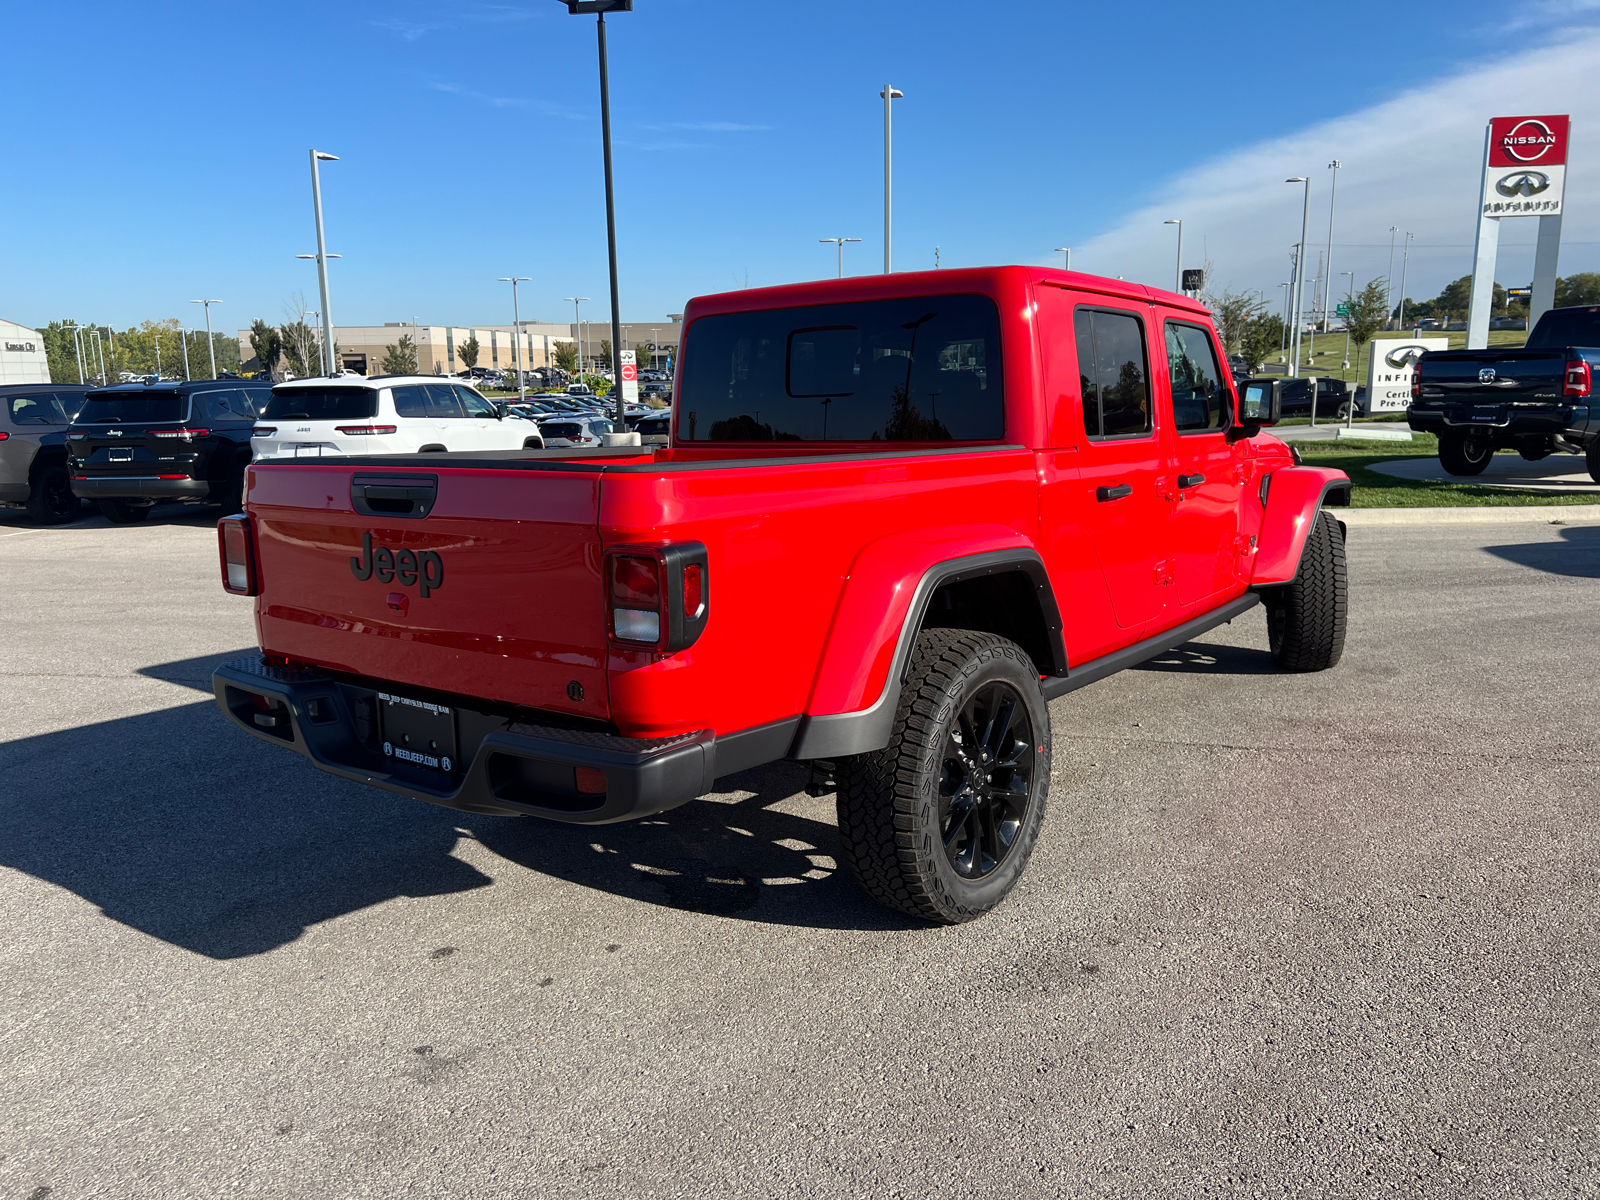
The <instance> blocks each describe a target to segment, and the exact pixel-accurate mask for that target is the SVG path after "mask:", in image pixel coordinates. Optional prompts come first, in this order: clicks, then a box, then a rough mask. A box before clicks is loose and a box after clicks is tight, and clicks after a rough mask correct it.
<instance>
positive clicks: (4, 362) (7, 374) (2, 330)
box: [0, 319, 67, 384]
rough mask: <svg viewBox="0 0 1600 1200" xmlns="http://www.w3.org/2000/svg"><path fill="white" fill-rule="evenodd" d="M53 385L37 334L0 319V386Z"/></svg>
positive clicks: (23, 326) (37, 332)
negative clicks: (15, 384) (17, 384)
mask: <svg viewBox="0 0 1600 1200" xmlns="http://www.w3.org/2000/svg"><path fill="white" fill-rule="evenodd" d="M54 382H55V380H53V379H51V378H50V363H49V361H48V360H47V359H46V358H45V354H44V339H43V338H42V337H40V336H39V331H38V330H37V329H29V328H28V327H27V326H26V325H18V324H17V323H16V322H14V321H6V320H3V319H0V384H7V383H54ZM61 382H62V383H66V382H67V380H65V379H63V380H62V381H61Z"/></svg>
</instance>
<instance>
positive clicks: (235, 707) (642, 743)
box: [212, 656, 798, 825]
mask: <svg viewBox="0 0 1600 1200" xmlns="http://www.w3.org/2000/svg"><path fill="white" fill-rule="evenodd" d="M212 687H213V689H214V691H215V692H216V697H217V704H218V705H219V706H220V707H221V709H222V711H223V712H224V713H226V714H227V716H228V719H229V720H231V721H233V723H234V724H236V725H238V726H239V728H241V729H243V730H245V732H247V733H251V734H254V735H255V736H256V737H258V738H260V739H261V740H262V741H265V742H274V743H277V744H279V745H283V746H287V747H289V748H290V749H292V750H297V751H299V752H300V753H301V754H304V755H305V756H306V757H307V758H309V759H310V760H311V761H312V762H313V763H314V764H316V765H317V766H318V767H320V768H321V769H322V770H324V771H327V772H329V773H330V774H333V775H339V776H343V777H344V778H345V779H352V780H355V781H356V782H358V783H368V784H371V785H372V786H374V787H380V788H383V789H385V790H386V791H391V792H398V793H400V794H401V795H403V796H411V797H413V798H414V799H417V800H426V801H428V802H429V803H430V804H439V805H443V806H444V807H445V808H454V809H460V810H462V811H464V812H475V813H491V814H495V815H500V816H538V817H546V818H548V819H550V820H554V821H568V822H572V823H575V824H580V825H604V824H610V823H612V822H615V821H627V820H632V819H635V818H638V817H646V816H649V815H650V814H652V813H658V812H663V811H665V810H667V809H669V808H676V807H677V806H678V805H680V804H685V803H687V802H688V801H690V800H693V799H694V798H695V797H696V796H700V795H703V794H705V793H706V792H709V791H711V790H713V787H714V784H715V782H716V775H717V773H718V771H717V767H718V758H719V755H718V749H719V747H718V742H717V737H716V735H715V734H714V733H713V732H712V731H710V730H702V731H700V732H697V733H688V734H681V735H679V736H676V737H666V738H625V737H618V736H616V735H614V734H608V733H600V732H594V731H590V730H582V729H568V728H563V727H561V726H556V725H537V724H528V723H523V722H518V721H513V720H511V719H509V718H507V717H505V716H500V715H496V714H492V713H485V712H478V711H474V710H471V709H467V708H462V707H459V706H457V707H454V715H455V721H456V739H457V756H458V758H459V759H460V763H459V764H452V766H454V767H455V769H454V770H453V771H446V770H440V769H430V768H428V767H422V766H411V765H409V764H406V763H400V762H396V761H395V759H394V758H393V757H386V756H385V754H384V752H383V749H382V746H383V743H382V740H381V738H380V737H379V735H378V724H377V718H376V716H375V715H374V714H375V712H376V707H375V701H374V699H373V698H374V697H375V696H376V695H377V694H378V693H377V690H376V689H375V688H372V687H367V686H364V685H363V684H362V683H360V682H352V681H350V680H347V679H344V678H342V677H335V676H332V675H326V674H322V673H321V672H317V671H309V670H300V669H295V668H290V667H275V666H270V665H268V664H267V663H265V662H263V661H262V660H261V659H260V658H259V657H255V656H252V657H248V658H240V659H235V660H234V661H233V662H230V663H225V664H223V665H222V666H221V667H218V668H217V670H216V671H215V673H214V674H213V675H212ZM797 724H798V718H795V719H794V720H790V721H783V722H778V723H776V724H775V725H771V726H764V727H762V728H761V729H756V730H749V731H745V732H743V733H741V734H736V735H734V736H733V737H731V738H727V739H724V744H723V746H722V747H721V749H722V750H723V753H722V755H721V759H722V762H721V766H722V773H723V774H728V773H731V772H732V771H735V770H742V769H744V768H746V767H750V766H755V765H758V764H759V763H762V762H771V761H773V760H775V759H779V758H782V757H783V756H784V754H785V753H786V752H787V750H788V747H789V743H790V741H791V740H792V738H793V734H794V729H795V726H796V725H797ZM578 768H588V769H590V770H592V771H599V772H600V773H602V774H603V775H604V776H605V792H604V793H603V794H595V793H592V792H583V791H580V790H579V787H578V779H577V769H578Z"/></svg>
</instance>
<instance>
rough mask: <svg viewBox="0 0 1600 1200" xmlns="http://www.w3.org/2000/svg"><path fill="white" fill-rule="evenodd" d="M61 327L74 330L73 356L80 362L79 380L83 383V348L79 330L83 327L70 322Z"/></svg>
mask: <svg viewBox="0 0 1600 1200" xmlns="http://www.w3.org/2000/svg"><path fill="white" fill-rule="evenodd" d="M61 328H63V329H70V330H72V357H73V359H74V361H76V362H77V364H78V382H79V383H80V384H81V383H82V382H83V350H82V348H81V347H80V346H79V339H78V330H80V329H81V328H83V327H82V326H81V325H78V324H75V323H68V324H65V325H62V326H61Z"/></svg>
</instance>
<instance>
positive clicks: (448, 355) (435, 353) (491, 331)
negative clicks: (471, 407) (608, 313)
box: [239, 313, 683, 375]
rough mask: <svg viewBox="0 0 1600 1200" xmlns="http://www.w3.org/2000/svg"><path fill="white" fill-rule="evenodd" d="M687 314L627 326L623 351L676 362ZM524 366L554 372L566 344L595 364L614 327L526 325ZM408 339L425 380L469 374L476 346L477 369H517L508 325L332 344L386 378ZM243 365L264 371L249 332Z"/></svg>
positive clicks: (403, 326) (411, 329)
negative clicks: (468, 360)
mask: <svg viewBox="0 0 1600 1200" xmlns="http://www.w3.org/2000/svg"><path fill="white" fill-rule="evenodd" d="M682 321H683V314H682V313H675V314H673V315H672V316H670V317H667V318H666V319H664V320H661V321H652V322H650V323H649V324H644V323H641V322H629V323H625V324H624V325H623V326H622V348H623V349H624V350H633V351H635V352H637V353H638V355H639V363H640V365H641V366H644V365H646V364H647V363H651V362H653V363H654V364H655V365H657V366H661V365H664V364H665V363H666V362H667V360H668V359H669V358H670V359H671V360H672V361H674V362H676V361H677V357H678V338H679V335H680V334H681V333H682V331H683V323H682ZM517 332H519V333H520V340H521V342H522V366H523V369H524V370H528V369H531V368H533V367H546V366H551V365H552V364H554V362H555V356H556V350H557V348H558V347H559V345H560V344H561V343H562V342H574V343H577V344H580V345H581V346H582V348H583V351H584V361H585V362H586V363H589V364H591V365H592V364H593V363H594V362H595V360H596V359H597V358H598V356H599V354H600V351H601V343H602V342H609V341H610V340H611V326H610V324H609V323H605V324H601V323H598V322H594V321H584V322H583V323H582V325H581V327H580V326H579V325H577V324H568V325H556V324H551V323H549V322H544V321H524V322H522V326H521V328H520V331H517ZM402 337H409V338H410V339H411V340H412V342H413V344H415V345H416V347H417V370H418V371H420V372H421V373H422V374H424V375H454V374H456V373H458V372H460V371H463V370H465V369H466V364H465V363H464V362H462V361H461V356H460V354H459V353H458V351H457V348H458V347H460V346H462V345H463V344H465V343H466V342H469V341H471V340H473V339H474V338H476V339H477V342H478V364H477V365H478V366H480V367H493V368H498V369H500V370H510V369H512V368H513V367H515V366H516V365H517V360H516V349H517V347H516V342H517V338H516V337H515V336H514V331H513V328H512V326H510V325H422V324H413V323H412V322H410V321H385V322H384V323H383V324H382V325H336V326H334V330H333V343H334V345H335V346H337V347H338V350H339V361H340V365H341V366H342V367H343V368H344V369H345V370H347V371H355V372H356V373H358V374H361V375H382V374H383V373H384V370H383V360H384V356H385V355H386V354H387V353H388V352H389V348H390V347H391V346H396V345H398V344H399V342H400V339H401V338H402ZM239 361H240V363H241V364H242V365H243V369H244V370H246V371H255V370H259V369H260V363H259V362H257V360H256V356H255V351H254V350H253V349H251V347H250V331H249V330H248V329H241V330H239Z"/></svg>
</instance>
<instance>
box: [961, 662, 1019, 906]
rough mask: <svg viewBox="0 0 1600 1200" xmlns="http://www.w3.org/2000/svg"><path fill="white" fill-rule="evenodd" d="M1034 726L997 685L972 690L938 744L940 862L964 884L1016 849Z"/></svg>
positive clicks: (1010, 693)
mask: <svg viewBox="0 0 1600 1200" xmlns="http://www.w3.org/2000/svg"><path fill="white" fill-rule="evenodd" d="M1033 747H1034V741H1033V722H1032V721H1030V720H1029V719H1028V706H1027V704H1026V703H1024V701H1023V699H1022V696H1021V695H1020V694H1019V693H1018V692H1017V691H1016V689H1014V688H1013V687H1011V685H1010V684H1007V683H1004V682H996V683H991V684H989V685H988V686H987V687H984V688H981V689H979V690H978V691H977V692H976V693H975V694H974V695H973V696H972V698H971V699H969V700H968V701H967V702H966V704H965V705H964V706H963V707H962V709H961V712H960V713H959V714H958V715H957V717H956V720H955V724H954V725H952V726H951V729H950V735H949V737H947V738H946V739H945V745H944V762H943V763H942V764H941V767H940V778H939V829H940V834H941V836H942V840H943V843H944V852H945V857H947V858H948V859H949V860H950V865H951V866H952V867H954V868H955V871H956V874H957V875H959V876H961V878H963V879H974V880H976V879H982V878H984V877H985V876H988V875H990V874H992V873H993V872H994V871H995V869H996V868H997V867H999V866H1000V864H1001V863H1003V862H1004V861H1005V860H1006V856H1007V855H1009V854H1010V853H1011V850H1012V848H1013V847H1014V846H1015V845H1016V844H1017V836H1018V834H1019V833H1021V831H1022V822H1023V819H1024V818H1025V817H1026V816H1027V812H1028V798H1029V796H1030V794H1031V791H1032V786H1033V758H1034V750H1033Z"/></svg>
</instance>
